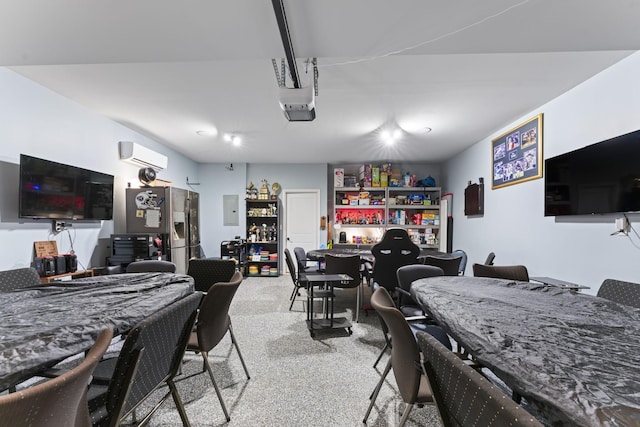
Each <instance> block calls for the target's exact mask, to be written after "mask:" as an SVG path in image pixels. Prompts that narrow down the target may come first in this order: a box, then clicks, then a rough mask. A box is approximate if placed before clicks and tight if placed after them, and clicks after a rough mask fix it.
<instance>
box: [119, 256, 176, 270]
mask: <svg viewBox="0 0 640 427" xmlns="http://www.w3.org/2000/svg"><path fill="white" fill-rule="evenodd" d="M126 272H127V273H153V272H158V273H175V272H176V265H175V264H174V263H172V262H169V261H163V260H156V259H145V260H142V261H134V262H132V263H129V265H127V270H126Z"/></svg>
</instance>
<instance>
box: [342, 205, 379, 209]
mask: <svg viewBox="0 0 640 427" xmlns="http://www.w3.org/2000/svg"><path fill="white" fill-rule="evenodd" d="M386 207H387V205H337V206H336V209H385V208H386Z"/></svg>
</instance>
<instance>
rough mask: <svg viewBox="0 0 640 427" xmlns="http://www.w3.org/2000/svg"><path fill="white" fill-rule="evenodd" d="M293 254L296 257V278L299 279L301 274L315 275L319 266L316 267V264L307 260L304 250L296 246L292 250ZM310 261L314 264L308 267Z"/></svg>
mask: <svg viewBox="0 0 640 427" xmlns="http://www.w3.org/2000/svg"><path fill="white" fill-rule="evenodd" d="M293 254H294V255H295V256H296V261H297V263H298V277H300V274H301V273H313V272H315V273H317V272H318V271H319V266H318V265H316V262H315V261H311V260H310V259H308V258H307V252H306V251H305V250H304V248H301V247H300V246H296V247H295V248H293ZM310 261H311V262H313V263H314V264H312V265H309V262H310Z"/></svg>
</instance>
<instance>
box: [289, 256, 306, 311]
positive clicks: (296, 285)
mask: <svg viewBox="0 0 640 427" xmlns="http://www.w3.org/2000/svg"><path fill="white" fill-rule="evenodd" d="M284 260H285V262H286V263H287V268H288V269H289V274H290V275H291V281H292V282H293V291H292V292H291V296H290V297H289V300H290V301H291V304H289V311H291V309H292V308H293V303H294V302H295V300H296V298H297V297H298V295H299V293H300V288H304V287H305V286H306V283H304V282H303V281H301V280H300V276H299V275H298V273H297V272H296V264H295V263H294V262H293V257H292V256H291V252H290V251H289V248H284ZM303 306H304V304H303Z"/></svg>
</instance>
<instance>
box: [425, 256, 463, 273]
mask: <svg viewBox="0 0 640 427" xmlns="http://www.w3.org/2000/svg"><path fill="white" fill-rule="evenodd" d="M422 262H423V264H424V265H433V266H435V267H440V268H441V269H442V271H443V272H444V275H445V276H458V275H459V274H460V264H461V262H462V256H461V255H459V256H457V257H450V258H443V257H438V256H435V255H427V256H425V257H424V258H423V260H422Z"/></svg>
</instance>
